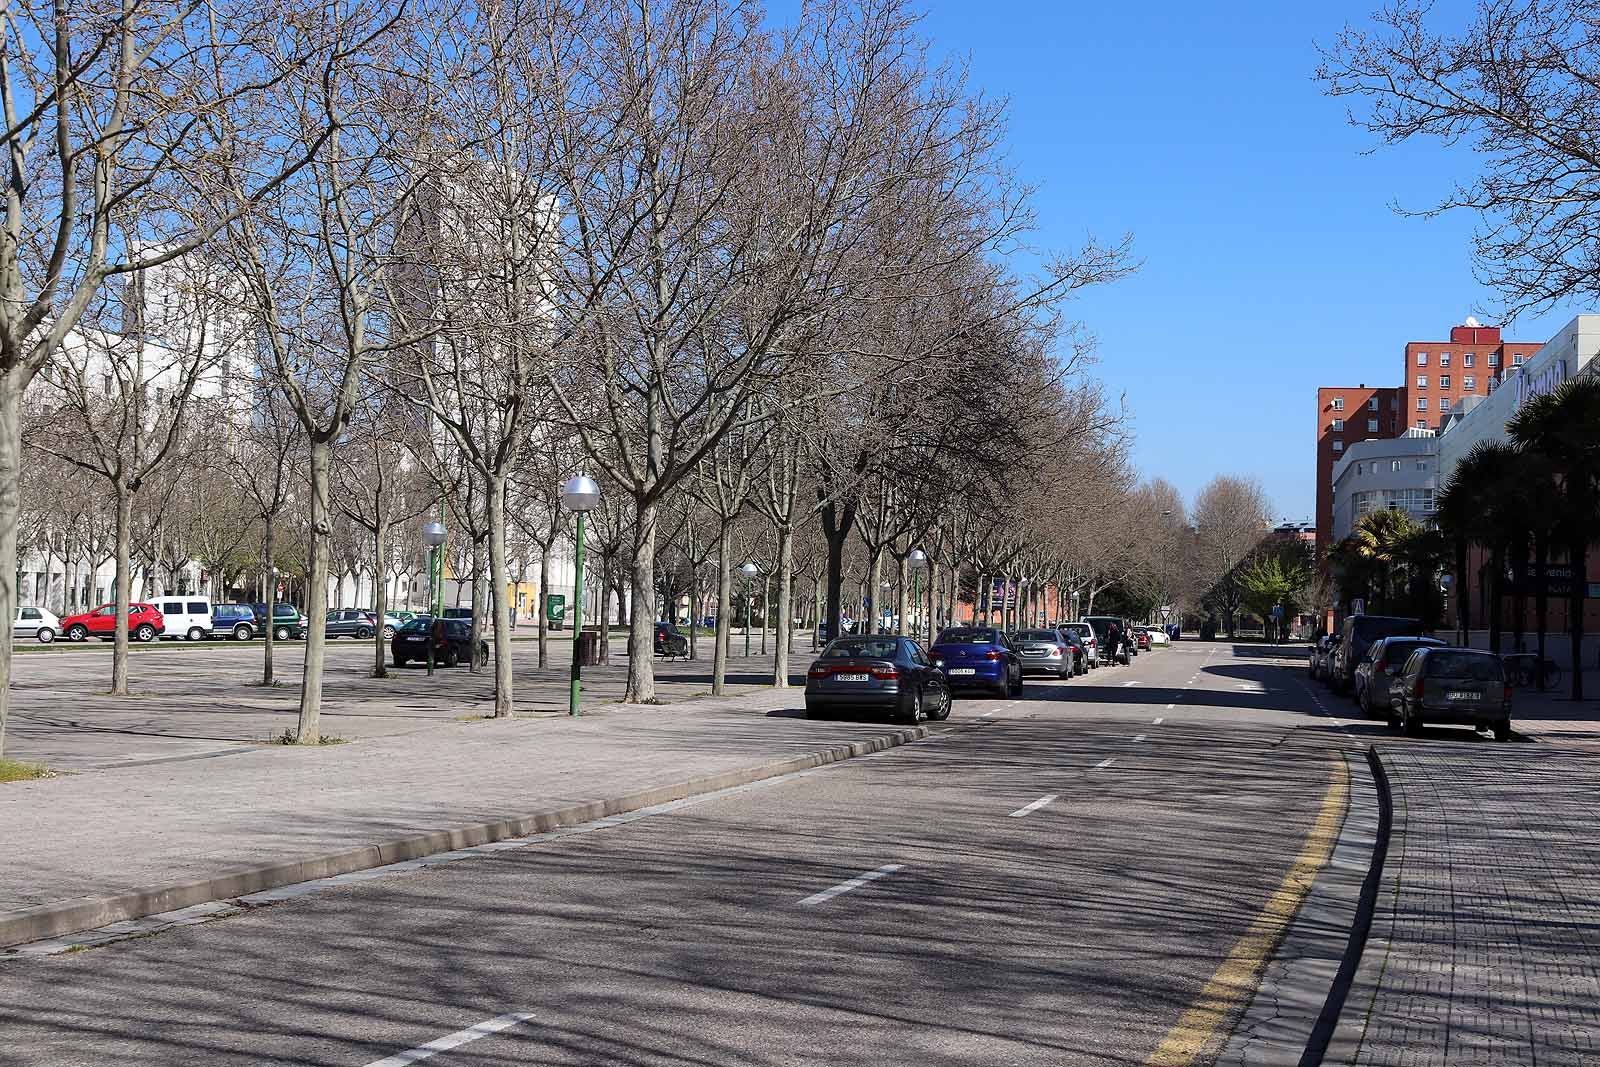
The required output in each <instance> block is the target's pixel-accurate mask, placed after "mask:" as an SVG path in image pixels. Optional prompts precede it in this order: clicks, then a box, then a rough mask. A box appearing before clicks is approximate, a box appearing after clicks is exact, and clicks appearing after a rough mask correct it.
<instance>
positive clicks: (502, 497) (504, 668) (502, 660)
mask: <svg viewBox="0 0 1600 1067" xmlns="http://www.w3.org/2000/svg"><path fill="white" fill-rule="evenodd" d="M488 510H489V591H490V592H491V593H493V594H494V595H493V596H492V597H491V598H490V604H491V608H490V610H492V611H493V612H494V717H495V718H497V719H506V718H510V717H511V699H512V691H511V687H512V684H513V683H512V678H511V613H512V612H513V611H515V610H516V608H515V604H516V595H515V594H514V593H512V592H511V590H510V585H511V572H510V569H509V568H508V567H507V566H506V479H505V475H504V474H492V475H490V476H489V502H488ZM573 648H574V649H576V648H577V646H576V645H574V646H573ZM473 654H474V655H476V654H477V648H476V646H474V648H473Z"/></svg>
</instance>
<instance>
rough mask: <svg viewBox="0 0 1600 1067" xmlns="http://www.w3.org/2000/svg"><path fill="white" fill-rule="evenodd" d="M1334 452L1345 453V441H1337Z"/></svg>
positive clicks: (1334, 444)
mask: <svg viewBox="0 0 1600 1067" xmlns="http://www.w3.org/2000/svg"><path fill="white" fill-rule="evenodd" d="M1333 450H1334V451H1335V452H1343V451H1344V442H1343V441H1335V442H1334V443H1333Z"/></svg>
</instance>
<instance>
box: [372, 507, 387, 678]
mask: <svg viewBox="0 0 1600 1067" xmlns="http://www.w3.org/2000/svg"><path fill="white" fill-rule="evenodd" d="M379 514H380V515H382V514H383V509H381V508H380V509H379ZM372 551H373V555H374V557H375V558H374V560H373V563H374V565H375V569H374V570H373V572H372V573H373V579H372V610H373V612H374V613H375V614H376V615H377V616H378V624H377V626H376V627H374V629H373V634H372V676H373V677H374V678H387V677H389V642H388V641H386V640H384V637H383V620H384V619H386V618H388V615H389V583H388V582H386V581H380V580H379V579H378V577H377V576H378V575H380V574H384V573H385V572H386V571H387V570H388V567H389V558H388V557H389V523H388V520H387V519H383V518H380V519H378V521H377V522H375V523H374V524H373V530H372Z"/></svg>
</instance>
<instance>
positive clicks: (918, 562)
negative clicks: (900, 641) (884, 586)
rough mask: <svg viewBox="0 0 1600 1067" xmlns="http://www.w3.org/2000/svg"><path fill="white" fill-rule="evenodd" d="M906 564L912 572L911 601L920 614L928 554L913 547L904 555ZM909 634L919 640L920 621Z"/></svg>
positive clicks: (920, 635)
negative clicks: (923, 577) (923, 573)
mask: <svg viewBox="0 0 1600 1067" xmlns="http://www.w3.org/2000/svg"><path fill="white" fill-rule="evenodd" d="M906 566H908V567H910V568H911V574H912V580H911V588H912V594H911V602H912V603H913V604H914V605H916V609H917V614H919V615H920V614H922V572H923V571H925V570H927V569H928V554H927V553H926V552H924V551H922V549H920V548H913V549H912V550H911V555H909V556H907V557H906ZM930 592H931V588H930ZM911 636H912V637H914V638H916V639H917V640H919V641H920V640H921V639H922V625H921V623H920V622H919V623H918V625H917V628H916V629H915V630H913V631H912V632H911Z"/></svg>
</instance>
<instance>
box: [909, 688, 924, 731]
mask: <svg viewBox="0 0 1600 1067" xmlns="http://www.w3.org/2000/svg"><path fill="white" fill-rule="evenodd" d="M910 705H911V706H910V707H909V708H907V709H906V721H907V722H909V723H910V724H911V725H912V726H915V725H917V724H918V723H920V722H921V721H922V690H920V689H913V690H911V701H910Z"/></svg>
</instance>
